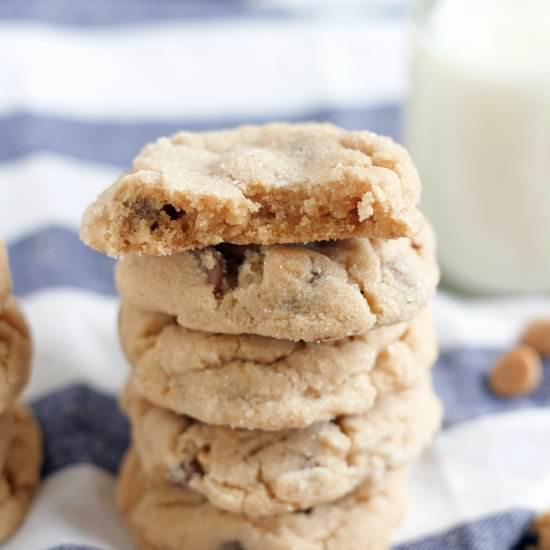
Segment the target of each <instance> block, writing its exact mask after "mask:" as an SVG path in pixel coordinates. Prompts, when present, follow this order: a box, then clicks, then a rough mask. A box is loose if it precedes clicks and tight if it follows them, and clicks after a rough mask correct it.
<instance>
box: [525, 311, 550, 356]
mask: <svg viewBox="0 0 550 550" xmlns="http://www.w3.org/2000/svg"><path fill="white" fill-rule="evenodd" d="M521 342H522V343H523V344H525V345H527V346H530V347H532V348H533V349H534V350H535V351H536V352H537V353H538V354H539V355H541V356H542V357H550V319H539V320H537V321H533V322H531V323H529V324H528V325H527V328H526V329H525V332H524V333H523V336H522V337H521Z"/></svg>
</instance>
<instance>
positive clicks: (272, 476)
mask: <svg viewBox="0 0 550 550" xmlns="http://www.w3.org/2000/svg"><path fill="white" fill-rule="evenodd" d="M124 406H125V408H126V410H127V412H128V413H129V415H130V420H131V424H132V433H133V442H134V445H135V447H136V451H137V452H138V454H139V457H140V460H141V463H142V465H143V467H144V469H145V471H146V472H147V474H148V475H160V476H166V478H167V479H168V480H169V481H172V482H173V483H176V484H178V485H181V486H182V487H187V488H190V489H192V490H194V491H196V492H198V493H201V494H202V495H203V496H205V497H206V498H207V499H208V501H209V502H210V504H212V505H213V506H215V507H216V508H220V509H222V510H227V511H228V512H233V513H236V514H245V515H249V516H252V517H259V516H268V515H275V514H281V513H284V512H292V511H296V510H306V509H308V508H311V507H312V506H316V505H319V504H324V503H327V502H332V501H334V500H337V499H339V498H341V497H343V496H344V495H346V494H348V493H350V492H351V491H353V490H355V489H356V488H357V487H358V486H359V485H360V484H364V487H365V490H366V488H367V486H368V487H370V489H371V491H372V492H375V491H376V490H377V489H379V488H380V486H381V484H383V483H384V482H385V481H386V479H387V477H388V475H389V474H390V473H391V472H392V471H393V470H395V469H397V468H402V467H404V466H408V465H410V464H411V463H412V462H413V461H414V460H416V459H417V458H418V456H419V455H420V453H421V452H422V450H423V449H424V448H425V447H426V445H427V444H428V443H429V441H430V440H431V438H432V436H433V435H434V433H435V431H436V430H437V428H438V427H439V425H440V422H441V404H440V402H439V400H438V399H437V398H436V396H435V394H434V393H433V391H432V389H431V386H430V383H429V380H428V378H426V380H425V381H424V382H422V383H421V384H420V385H419V386H417V387H415V388H414V389H411V390H408V391H405V392H400V393H395V394H391V395H386V396H382V397H381V398H380V399H379V400H377V402H376V404H375V405H374V406H373V407H372V409H371V410H370V411H368V413H366V414H364V415H362V416H341V417H338V418H336V419H334V420H332V421H330V422H318V423H315V424H313V425H311V426H309V427H307V428H304V429H302V430H284V431H279V432H264V431H258V430H256V431H251V430H236V429H232V428H226V427H220V426H211V425H208V424H203V423H201V422H197V421H196V420H193V419H191V418H189V417H185V416H179V415H177V414H175V413H172V412H170V411H168V410H166V409H161V408H160V407H155V406H154V405H152V404H151V403H149V402H148V401H146V400H144V399H140V398H139V396H137V395H136V392H135V390H134V389H133V388H132V386H131V385H129V386H128V387H127V389H126V395H125V398H124Z"/></svg>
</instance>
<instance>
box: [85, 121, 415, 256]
mask: <svg viewBox="0 0 550 550" xmlns="http://www.w3.org/2000/svg"><path fill="white" fill-rule="evenodd" d="M419 197H420V181H419V178H418V174H417V172H416V169H415V167H414V165H413V163H412V161H411V158H410V156H409V154H408V153H407V152H406V151H405V150H404V149H403V148H402V147H400V146H399V145H397V144H396V143H394V142H393V141H392V140H391V139H389V138H386V137H381V136H378V135H376V134H372V133H370V132H347V131H345V130H342V129H340V128H337V127H335V126H332V125H330V124H284V123H279V124H269V125H266V126H242V127H240V128H236V129H232V130H222V131H218V132H206V133H196V134H193V133H189V132H181V133H179V134H176V135H174V136H172V137H170V138H161V139H159V140H158V141H157V142H156V143H153V144H150V145H147V146H146V147H145V148H144V149H143V150H142V152H141V153H140V154H139V155H138V157H137V158H136V159H135V160H134V163H133V169H132V170H131V172H130V173H127V174H125V175H123V176H122V177H121V178H120V179H119V180H118V181H117V182H116V183H115V184H114V185H113V186H112V187H110V188H109V189H107V190H106V191H104V192H103V193H102V194H101V195H100V196H99V198H98V199H97V201H96V202H95V203H94V204H92V205H91V206H90V207H89V208H88V210H87V211H86V213H85V215H84V219H83V223H82V231H81V236H82V239H83V240H84V242H86V244H88V245H89V246H91V247H92V248H95V249H97V250H99V251H100V252H103V253H105V254H108V255H110V256H120V255H124V254H127V253H130V252H139V253H144V254H153V255H170V254H173V253H174V252H178V251H183V250H189V249H192V248H201V247H204V246H208V245H212V244H218V243H221V242H229V243H234V244H280V243H295V242H300V243H305V242H313V241H322V240H330V239H345V238H349V237H354V236H369V237H379V238H384V239H387V238H395V237H405V236H407V237H410V236H412V235H414V234H415V233H416V232H417V230H418V228H419V225H418V224H419V213H418V210H417V209H416V205H417V204H418V201H419Z"/></svg>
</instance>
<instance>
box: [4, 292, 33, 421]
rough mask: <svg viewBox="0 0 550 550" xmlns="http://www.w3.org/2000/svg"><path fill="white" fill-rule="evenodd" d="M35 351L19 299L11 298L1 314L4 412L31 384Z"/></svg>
mask: <svg viewBox="0 0 550 550" xmlns="http://www.w3.org/2000/svg"><path fill="white" fill-rule="evenodd" d="M31 354H32V344H31V338H30V333H29V328H28V326H27V323H26V322H25V319H24V317H23V315H22V313H21V311H20V309H19V306H18V305H17V302H16V300H15V298H13V297H10V298H8V301H7V302H6V304H5V306H4V309H3V311H2V312H1V313H0V413H2V412H3V411H5V410H6V408H7V407H9V406H10V405H11V404H12V403H13V402H14V401H15V399H16V398H17V397H18V396H19V394H20V393H21V391H22V390H23V388H24V386H25V384H26V383H27V380H28V378H29V372H30V363H31Z"/></svg>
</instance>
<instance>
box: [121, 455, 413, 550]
mask: <svg viewBox="0 0 550 550" xmlns="http://www.w3.org/2000/svg"><path fill="white" fill-rule="evenodd" d="M403 485H404V475H403V473H402V472H400V473H398V474H394V475H392V476H390V479H388V483H387V484H386V485H385V486H384V487H383V488H382V489H381V490H380V492H379V493H377V494H375V495H373V494H371V493H370V490H369V489H368V488H367V489H365V488H364V487H359V488H358V489H357V490H356V491H355V492H354V493H352V494H350V495H348V496H347V497H344V498H342V499H340V500H338V501H336V502H334V503H331V504H325V505H321V506H316V507H314V508H310V509H309V510H307V511H304V512H296V513H293V514H282V515H278V516H273V517H266V518H254V519H251V518H249V517H247V516H241V515H238V514H232V513H229V512H224V511H222V510H218V509H217V508H215V507H214V506H212V505H211V504H209V503H208V502H207V501H206V500H205V499H204V497H202V496H200V495H199V494H197V493H195V492H193V491H191V490H189V489H185V488H182V487H178V486H177V485H175V484H173V483H170V482H168V481H166V480H165V479H163V478H162V477H153V478H148V477H146V476H145V473H144V471H143V469H142V467H141V464H140V463H139V459H138V458H137V455H136V453H135V451H130V453H129V454H128V455H127V456H126V459H125V460H124V463H123V466H122V470H121V473H120V478H119V481H118V487H117V494H116V499H117V504H118V507H119V508H120V510H121V511H122V513H123V515H124V516H125V518H126V522H127V524H128V527H129V529H130V531H131V533H132V535H133V536H134V539H135V541H136V544H137V547H138V548H139V549H140V550H172V549H173V550H181V549H184V548H185V549H187V548H189V549H191V548H193V549H194V548H197V549H199V548H200V550H221V549H224V550H225V549H227V550H229V549H231V550H385V549H387V548H388V544H389V538H390V535H391V531H392V530H393V529H394V528H395V527H396V525H397V524H398V523H399V521H400V519H401V517H402V515H403V511H404V508H405V505H406V498H405V494H404V487H403Z"/></svg>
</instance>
